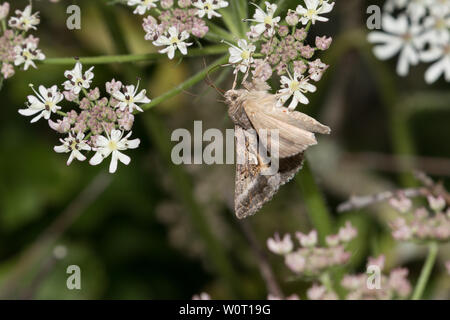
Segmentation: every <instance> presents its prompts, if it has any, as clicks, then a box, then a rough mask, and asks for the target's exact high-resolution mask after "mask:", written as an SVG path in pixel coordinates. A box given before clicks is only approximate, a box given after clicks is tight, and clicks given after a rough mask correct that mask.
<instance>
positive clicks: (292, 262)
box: [284, 252, 306, 273]
mask: <svg viewBox="0 0 450 320" xmlns="http://www.w3.org/2000/svg"><path fill="white" fill-rule="evenodd" d="M284 263H285V264H286V266H287V267H288V268H289V269H291V270H292V271H293V272H295V273H301V272H303V271H304V270H305V265H306V261H305V258H304V257H303V256H302V255H301V254H300V253H299V252H293V253H288V254H287V255H286V256H285V259H284Z"/></svg>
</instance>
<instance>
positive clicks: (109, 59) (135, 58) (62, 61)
mask: <svg viewBox="0 0 450 320" xmlns="http://www.w3.org/2000/svg"><path fill="white" fill-rule="evenodd" d="M225 52H227V46H225V45H212V46H208V47H204V48H194V49H191V50H190V51H189V53H188V54H187V55H186V56H188V57H201V56H205V55H216V54H221V53H225ZM179 57H180V55H179ZM163 58H165V57H164V56H163V55H161V54H160V53H157V52H155V53H153V52H152V53H144V54H120V55H104V56H96V57H81V58H79V61H80V62H81V63H83V64H90V65H95V64H110V63H131V62H143V61H156V60H159V59H163ZM40 63H41V64H51V65H73V63H74V58H73V57H64V58H48V59H45V60H44V61H42V62H40Z"/></svg>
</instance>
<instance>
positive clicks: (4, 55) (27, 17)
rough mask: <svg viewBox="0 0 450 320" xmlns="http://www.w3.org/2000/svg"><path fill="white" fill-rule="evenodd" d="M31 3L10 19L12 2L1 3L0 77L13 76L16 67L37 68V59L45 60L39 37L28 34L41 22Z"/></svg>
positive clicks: (17, 11)
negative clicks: (40, 48) (39, 46)
mask: <svg viewBox="0 0 450 320" xmlns="http://www.w3.org/2000/svg"><path fill="white" fill-rule="evenodd" d="M32 11H33V8H32V5H31V4H29V5H28V6H26V7H25V9H24V10H23V11H21V10H16V11H15V12H14V16H12V17H10V18H9V19H8V14H9V12H10V4H9V3H8V2H4V3H0V23H1V24H2V25H3V28H0V77H1V78H4V79H8V78H11V77H12V76H13V75H14V74H15V69H14V67H22V68H23V69H24V70H28V68H29V67H33V68H36V61H40V60H44V59H45V55H44V54H43V53H42V52H41V50H39V49H38V45H39V38H35V37H33V36H32V35H27V33H28V32H29V31H31V30H36V29H37V25H39V23H40V19H39V13H38V12H35V13H33V12H32Z"/></svg>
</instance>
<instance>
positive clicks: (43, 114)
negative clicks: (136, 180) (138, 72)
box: [19, 62, 150, 173]
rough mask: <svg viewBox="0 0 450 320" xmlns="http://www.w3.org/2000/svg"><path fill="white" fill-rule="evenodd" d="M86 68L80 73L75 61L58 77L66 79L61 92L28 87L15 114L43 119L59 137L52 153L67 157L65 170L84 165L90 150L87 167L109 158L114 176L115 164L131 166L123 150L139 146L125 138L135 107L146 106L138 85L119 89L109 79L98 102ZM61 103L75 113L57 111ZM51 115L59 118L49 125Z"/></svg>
mask: <svg viewBox="0 0 450 320" xmlns="http://www.w3.org/2000/svg"><path fill="white" fill-rule="evenodd" d="M92 69H93V68H90V69H88V70H86V71H84V72H83V66H82V64H81V63H80V62H77V63H76V64H75V67H74V69H73V70H67V71H66V72H65V73H64V75H65V77H66V79H67V80H66V81H65V82H64V83H63V86H64V91H60V90H59V89H58V86H57V85H54V86H52V87H50V88H45V87H44V86H39V88H38V90H34V88H33V86H32V85H31V87H32V88H33V91H34V93H35V95H29V96H28V97H27V98H28V102H27V103H26V108H24V109H19V113H20V114H21V115H24V116H32V117H33V118H32V120H31V122H37V121H39V120H40V119H42V118H44V119H45V120H48V124H49V126H50V128H52V129H53V130H55V131H57V132H58V133H61V134H64V135H65V137H64V138H61V139H60V142H61V143H62V144H61V145H59V146H55V147H54V150H55V152H58V153H70V156H69V159H68V160H67V165H70V164H71V163H72V162H73V160H74V159H77V160H78V161H85V160H86V153H88V152H90V151H95V152H96V153H95V155H94V156H93V157H92V158H91V159H90V161H89V163H90V164H91V165H98V164H100V163H101V162H102V161H103V160H104V159H105V158H106V157H108V156H110V155H111V164H110V168H109V172H110V173H114V172H115V171H116V169H117V163H118V161H120V162H122V163H123V164H125V165H128V164H129V163H130V161H131V159H130V157H128V156H127V155H125V154H124V153H123V151H125V150H127V149H135V148H137V147H138V146H139V143H140V140H139V139H134V140H129V139H128V138H129V137H130V136H131V131H130V130H131V129H132V127H133V123H134V115H133V112H134V111H135V110H137V111H143V110H142V109H141V108H140V107H139V105H138V104H145V103H149V102H150V99H148V98H147V96H146V90H145V89H144V90H141V91H140V92H138V87H139V85H137V86H134V85H128V86H125V85H122V83H121V82H120V81H116V80H114V79H113V80H111V82H107V83H106V92H107V93H108V95H109V97H102V96H101V93H100V90H99V88H98V87H95V88H92V89H91V83H92V79H93V78H94V73H93V72H92ZM64 102H66V103H71V104H74V105H75V106H76V108H75V109H71V110H70V111H68V112H63V111H62V109H63V103H64ZM57 116H59V117H60V119H57V120H56V121H54V120H52V119H54V118H53V117H57ZM125 131H128V133H127V134H125Z"/></svg>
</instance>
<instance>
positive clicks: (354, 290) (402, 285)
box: [341, 256, 411, 300]
mask: <svg viewBox="0 0 450 320" xmlns="http://www.w3.org/2000/svg"><path fill="white" fill-rule="evenodd" d="M384 261H385V258H384V256H380V257H378V258H376V259H373V258H370V259H369V261H368V263H367V268H368V269H367V270H368V273H360V274H355V275H346V276H344V278H343V279H342V281H341V285H342V287H343V288H344V289H346V290H347V295H346V299H347V300H393V299H405V298H407V297H408V296H409V295H410V293H411V284H410V282H409V280H408V278H407V276H408V269H406V268H396V269H393V270H392V271H391V272H390V273H389V274H387V275H385V274H380V275H379V276H380V278H379V279H376V278H375V277H374V280H372V281H371V279H370V277H372V276H373V275H371V274H370V273H369V271H370V267H371V266H377V267H378V268H379V270H380V271H382V270H383V269H384ZM375 276H377V275H375ZM369 282H371V283H369Z"/></svg>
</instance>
